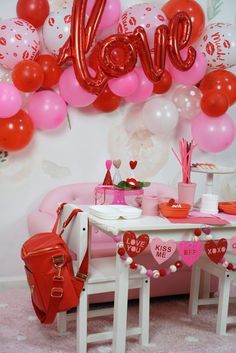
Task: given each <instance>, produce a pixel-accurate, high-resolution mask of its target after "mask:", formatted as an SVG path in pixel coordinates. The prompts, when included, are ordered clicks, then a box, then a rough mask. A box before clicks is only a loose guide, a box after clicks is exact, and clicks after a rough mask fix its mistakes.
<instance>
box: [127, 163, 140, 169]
mask: <svg viewBox="0 0 236 353" xmlns="http://www.w3.org/2000/svg"><path fill="white" fill-rule="evenodd" d="M137 163H138V162H137V161H130V162H129V165H130V168H131V169H132V170H134V169H135V168H136V165H137Z"/></svg>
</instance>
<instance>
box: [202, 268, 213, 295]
mask: <svg viewBox="0 0 236 353" xmlns="http://www.w3.org/2000/svg"><path fill="white" fill-rule="evenodd" d="M202 272H203V273H202V275H201V276H200V291H199V296H200V298H205V299H206V298H210V290H211V275H210V273H208V272H205V271H202Z"/></svg>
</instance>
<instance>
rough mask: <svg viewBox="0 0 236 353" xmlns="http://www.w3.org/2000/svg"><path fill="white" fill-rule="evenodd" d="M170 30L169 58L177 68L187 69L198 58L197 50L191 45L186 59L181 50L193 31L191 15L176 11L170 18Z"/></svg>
mask: <svg viewBox="0 0 236 353" xmlns="http://www.w3.org/2000/svg"><path fill="white" fill-rule="evenodd" d="M169 31H170V33H169V46H168V55H169V58H170V60H171V62H172V64H173V65H174V67H176V69H178V70H181V71H187V70H189V69H190V68H191V67H192V66H193V64H194V62H195V59H196V50H195V49H194V48H193V47H191V46H190V47H188V48H187V57H186V59H185V60H183V58H182V56H181V54H180V50H181V49H183V48H185V47H186V45H187V44H188V42H189V38H190V35H191V33H192V25H191V20H190V18H189V16H188V15H187V14H186V13H185V12H178V13H176V15H175V16H174V17H173V18H172V19H171V20H170V24H169ZM180 33H181V35H180Z"/></svg>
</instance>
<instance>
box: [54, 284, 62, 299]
mask: <svg viewBox="0 0 236 353" xmlns="http://www.w3.org/2000/svg"><path fill="white" fill-rule="evenodd" d="M62 297H63V289H62V288H60V287H53V288H52V289H51V298H62Z"/></svg>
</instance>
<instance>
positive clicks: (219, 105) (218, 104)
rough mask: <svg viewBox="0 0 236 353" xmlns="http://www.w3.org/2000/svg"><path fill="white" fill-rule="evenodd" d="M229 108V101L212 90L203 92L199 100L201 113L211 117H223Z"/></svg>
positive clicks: (221, 94)
mask: <svg viewBox="0 0 236 353" xmlns="http://www.w3.org/2000/svg"><path fill="white" fill-rule="evenodd" d="M228 108H229V100H228V98H227V97H226V95H225V94H224V93H222V92H219V91H216V90H212V91H208V92H205V93H204V94H203V96H202V99H201V109H202V111H203V112H204V113H205V114H206V115H208V116H212V117H218V116H221V115H223V114H224V113H225V112H226V111H227V109H228Z"/></svg>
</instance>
